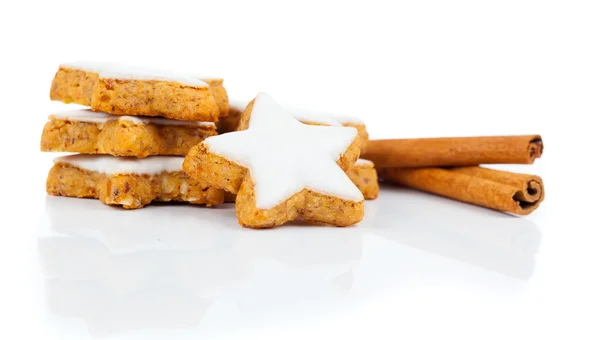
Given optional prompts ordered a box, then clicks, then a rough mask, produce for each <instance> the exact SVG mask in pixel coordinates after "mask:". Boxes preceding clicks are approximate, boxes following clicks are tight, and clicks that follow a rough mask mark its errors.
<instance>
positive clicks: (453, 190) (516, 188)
mask: <svg viewBox="0 0 600 340" xmlns="http://www.w3.org/2000/svg"><path fill="white" fill-rule="evenodd" d="M379 173H380V176H381V177H383V179H384V180H386V181H390V182H393V183H396V184H400V185H403V186H406V187H409V188H413V189H418V190H421V191H425V192H430V193H433V194H436V195H440V196H444V197H448V198H453V199H455V200H458V201H462V202H467V203H472V204H476V205H479V206H483V207H487V208H491V209H496V210H501V211H506V212H510V213H513V214H517V215H527V214H530V213H531V212H532V211H534V210H535V209H537V207H538V206H539V205H540V203H541V202H542V201H543V200H544V184H543V182H542V179H541V178H540V177H538V176H533V175H525V174H517V173H513V172H508V171H499V170H492V169H487V168H481V167H476V166H475V167H460V168H450V169H443V168H422V169H401V168H385V169H379Z"/></svg>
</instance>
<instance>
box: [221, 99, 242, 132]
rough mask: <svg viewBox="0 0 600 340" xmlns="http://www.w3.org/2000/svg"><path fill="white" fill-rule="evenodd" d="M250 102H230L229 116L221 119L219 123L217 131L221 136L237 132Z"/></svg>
mask: <svg viewBox="0 0 600 340" xmlns="http://www.w3.org/2000/svg"><path fill="white" fill-rule="evenodd" d="M246 105H248V101H246V100H230V101H229V114H228V115H227V116H226V117H219V121H218V122H217V131H218V132H219V134H223V133H228V132H233V131H236V130H237V128H238V125H239V123H240V117H241V116H242V113H243V112H244V110H245V109H246Z"/></svg>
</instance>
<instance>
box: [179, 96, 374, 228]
mask: <svg viewBox="0 0 600 340" xmlns="http://www.w3.org/2000/svg"><path fill="white" fill-rule="evenodd" d="M248 108H249V109H250V110H252V115H251V118H250V119H249V122H248V129H247V130H244V131H237V132H232V133H228V134H224V135H220V136H215V137H210V138H207V139H206V140H204V141H203V142H202V143H200V144H199V145H197V146H195V147H194V148H192V149H191V150H190V152H189V153H188V155H187V156H186V159H185V161H184V164H183V168H184V170H185V171H186V173H188V174H189V175H190V177H192V178H195V179H198V180H202V181H206V182H207V183H208V184H209V185H211V186H214V187H217V188H221V189H224V190H226V191H228V192H231V193H233V194H237V198H236V214H237V216H238V220H239V223H240V224H241V225H242V226H246V227H252V228H264V227H272V226H276V225H280V224H283V223H285V222H287V221H291V220H294V219H296V218H302V219H305V220H309V221H312V222H317V223H324V224H330V225H335V226H348V225H352V224H356V223H358V222H360V220H361V219H362V217H363V214H364V198H363V196H362V194H361V192H360V191H359V190H358V189H357V188H356V186H355V185H354V184H353V183H352V181H350V179H349V178H348V176H347V175H346V174H345V173H344V171H345V170H347V169H349V168H350V167H351V166H352V165H353V164H354V163H355V162H356V160H357V159H358V155H359V153H360V146H359V143H360V141H359V137H358V134H357V131H356V129H350V128H345V127H325V126H310V125H305V124H302V123H300V122H298V121H297V120H295V119H294V118H293V117H292V116H291V115H289V114H285V111H282V109H281V107H280V106H279V105H278V104H277V102H275V101H274V100H273V99H272V98H271V97H269V96H268V95H266V94H259V95H258V96H257V98H256V99H255V101H254V102H253V103H252V104H251V105H249V106H248ZM247 110H248V109H247Z"/></svg>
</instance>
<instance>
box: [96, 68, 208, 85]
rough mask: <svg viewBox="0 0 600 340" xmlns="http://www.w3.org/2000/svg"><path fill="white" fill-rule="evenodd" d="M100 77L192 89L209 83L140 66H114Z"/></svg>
mask: <svg viewBox="0 0 600 340" xmlns="http://www.w3.org/2000/svg"><path fill="white" fill-rule="evenodd" d="M99 77H100V78H104V79H120V80H161V81H168V82H175V83H179V84H183V85H187V86H192V87H208V84H207V83H205V82H204V81H202V80H200V79H198V78H194V77H190V76H187V75H185V74H180V73H176V72H171V71H166V70H160V69H153V68H146V67H140V66H125V65H113V66H111V67H109V68H107V69H105V70H103V71H102V72H100V75H99Z"/></svg>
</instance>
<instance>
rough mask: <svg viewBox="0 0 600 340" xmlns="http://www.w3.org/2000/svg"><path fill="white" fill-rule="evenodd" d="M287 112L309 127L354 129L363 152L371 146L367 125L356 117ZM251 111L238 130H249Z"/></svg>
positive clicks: (315, 112)
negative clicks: (322, 126) (344, 127)
mask: <svg viewBox="0 0 600 340" xmlns="http://www.w3.org/2000/svg"><path fill="white" fill-rule="evenodd" d="M287 111H288V112H289V113H290V114H291V115H292V116H293V117H294V118H296V119H297V120H299V121H300V122H302V123H304V124H308V125H326V126H346V127H353V128H355V129H356V130H358V135H359V137H360V144H361V147H360V149H361V152H365V151H366V150H367V145H368V144H369V134H368V133H367V127H366V125H365V123H364V122H363V121H362V120H360V119H359V118H356V117H350V116H335V115H331V114H328V113H323V112H317V111H310V110H303V109H290V108H288V109H287ZM250 113H251V110H248V109H244V111H243V112H242V114H241V116H240V118H239V120H238V126H237V130H238V131H240V130H245V129H247V128H248V122H249V120H250V115H251V114H250Z"/></svg>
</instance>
